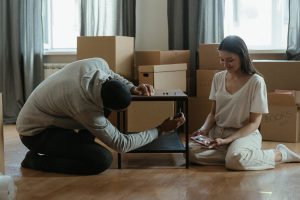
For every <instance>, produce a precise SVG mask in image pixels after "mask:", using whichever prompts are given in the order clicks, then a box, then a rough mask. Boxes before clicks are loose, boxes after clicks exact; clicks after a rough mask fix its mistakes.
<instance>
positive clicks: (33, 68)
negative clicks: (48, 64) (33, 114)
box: [0, 0, 43, 123]
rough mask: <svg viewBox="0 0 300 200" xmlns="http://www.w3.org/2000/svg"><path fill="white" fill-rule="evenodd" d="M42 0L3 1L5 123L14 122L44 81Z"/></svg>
mask: <svg viewBox="0 0 300 200" xmlns="http://www.w3.org/2000/svg"><path fill="white" fill-rule="evenodd" d="M41 4H42V1H35V0H22V1H16V0H1V1H0V72H1V73H0V92H2V98H3V117H4V122H5V123H14V122H15V121H16V118H17V116H18V113H19V111H20V109H21V107H22V106H23V104H24V102H25V101H26V99H27V97H28V96H29V95H30V93H31V92H32V90H33V89H34V88H35V87H36V86H37V85H38V84H39V82H40V81H41V80H43V64H42V60H43V59H42V54H43V53H42V52H43V38H42V32H43V28H42V14H41V10H42V9H41V7H42V5H41Z"/></svg>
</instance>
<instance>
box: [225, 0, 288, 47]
mask: <svg viewBox="0 0 300 200" xmlns="http://www.w3.org/2000/svg"><path fill="white" fill-rule="evenodd" d="M288 3H289V1H288V0H263V1H262V0H251V1H249V0H226V1H225V20H224V29H225V33H224V35H225V36H227V35H238V36H240V37H242V38H243V39H244V40H245V42H246V43H247V46H248V48H249V49H252V50H283V49H284V50H285V49H286V47H287V31H288V20H289V19H288V17H289V13H288Z"/></svg>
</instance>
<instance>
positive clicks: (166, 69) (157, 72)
mask: <svg viewBox="0 0 300 200" xmlns="http://www.w3.org/2000/svg"><path fill="white" fill-rule="evenodd" d="M186 70H187V66H186V63H181V64H168V65H144V66H139V83H140V84H141V83H148V84H151V85H153V87H154V89H171V90H172V89H180V90H182V91H186Z"/></svg>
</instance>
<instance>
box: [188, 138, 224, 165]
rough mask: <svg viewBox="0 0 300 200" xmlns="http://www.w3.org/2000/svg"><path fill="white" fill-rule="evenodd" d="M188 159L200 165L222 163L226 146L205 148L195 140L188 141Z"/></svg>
mask: <svg viewBox="0 0 300 200" xmlns="http://www.w3.org/2000/svg"><path fill="white" fill-rule="evenodd" d="M189 148H190V153H189V155H190V161H191V162H192V163H195V164H201V165H224V164H225V156H226V148H225V147H221V148H218V149H205V148H203V147H201V146H200V145H199V144H197V143H195V142H190V144H189Z"/></svg>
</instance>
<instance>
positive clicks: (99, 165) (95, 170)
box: [91, 152, 113, 174]
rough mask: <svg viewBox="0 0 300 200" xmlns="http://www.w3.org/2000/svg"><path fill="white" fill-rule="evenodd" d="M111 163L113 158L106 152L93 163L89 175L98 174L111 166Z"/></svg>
mask: <svg viewBox="0 0 300 200" xmlns="http://www.w3.org/2000/svg"><path fill="white" fill-rule="evenodd" d="M112 161H113V157H112V154H111V153H110V152H107V153H105V154H104V155H102V156H100V155H99V159H97V160H94V161H93V164H92V169H91V171H92V172H91V173H92V174H100V173H101V172H103V171H105V170H107V169H108V168H109V167H110V166H111V163H112Z"/></svg>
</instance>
